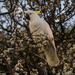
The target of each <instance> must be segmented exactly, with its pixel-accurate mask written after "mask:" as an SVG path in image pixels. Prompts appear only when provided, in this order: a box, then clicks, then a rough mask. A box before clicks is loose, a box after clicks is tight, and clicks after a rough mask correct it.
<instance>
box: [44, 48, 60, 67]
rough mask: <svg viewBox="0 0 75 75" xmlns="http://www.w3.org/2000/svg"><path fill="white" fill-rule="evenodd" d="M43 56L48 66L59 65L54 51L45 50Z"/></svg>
mask: <svg viewBox="0 0 75 75" xmlns="http://www.w3.org/2000/svg"><path fill="white" fill-rule="evenodd" d="M45 55H46V59H47V63H48V64H49V65H50V66H57V65H58V64H59V59H58V56H57V52H56V50H53V49H52V50H51V48H48V49H46V50H45Z"/></svg>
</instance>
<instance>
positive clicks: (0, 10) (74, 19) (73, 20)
mask: <svg viewBox="0 0 75 75" xmlns="http://www.w3.org/2000/svg"><path fill="white" fill-rule="evenodd" d="M63 3H64V1H62V3H61V5H62V9H63V8H64V6H63ZM2 6H3V3H1V2H0V12H7V10H6V9H5V8H2ZM27 8H29V6H28V5H27ZM63 12H65V11H63ZM63 12H62V13H63ZM1 19H5V18H4V17H1ZM74 23H75V16H73V17H72V18H71V19H70V20H69V21H68V24H67V26H69V24H72V25H73V24H74ZM4 26H5V25H4Z"/></svg>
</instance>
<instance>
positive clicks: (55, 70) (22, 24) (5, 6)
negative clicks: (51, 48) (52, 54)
mask: <svg viewBox="0 0 75 75" xmlns="http://www.w3.org/2000/svg"><path fill="white" fill-rule="evenodd" d="M40 9H41V13H40V14H39V16H40V17H41V18H42V19H44V20H46V21H47V22H48V24H49V25H50V27H51V29H52V31H53V34H54V38H55V42H56V47H57V53H58V57H59V59H60V64H59V65H58V66H57V67H50V66H49V65H48V64H47V62H46V61H45V60H46V59H45V56H44V52H43V50H42V43H38V44H36V43H35V42H34V40H33V39H32V35H31V33H30V29H29V27H28V21H26V18H25V11H26V10H34V11H35V10H40ZM72 18H73V19H72ZM74 19H75V1H74V0H0V74H7V75H14V74H15V75H24V74H25V75H74V74H75V71H74V69H75V60H74V58H75V53H74V52H75V22H74V24H73V20H74ZM71 22H72V24H71Z"/></svg>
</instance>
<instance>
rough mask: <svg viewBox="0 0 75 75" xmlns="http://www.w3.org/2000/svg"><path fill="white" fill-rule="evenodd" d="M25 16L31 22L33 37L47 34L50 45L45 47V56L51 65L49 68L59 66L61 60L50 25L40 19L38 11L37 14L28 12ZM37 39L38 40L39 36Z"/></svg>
mask: <svg viewBox="0 0 75 75" xmlns="http://www.w3.org/2000/svg"><path fill="white" fill-rule="evenodd" d="M25 14H26V19H28V20H29V28H30V31H31V33H32V35H41V34H42V35H44V34H47V38H48V40H49V44H48V45H47V46H46V47H44V54H45V56H46V59H47V63H48V64H49V66H57V65H58V64H59V59H58V56H57V51H56V47H55V42H54V37H53V34H52V31H51V29H50V26H49V24H48V23H47V22H46V21H45V20H43V19H41V18H40V17H39V15H38V12H37V11H36V12H35V11H32V10H27V11H26V12H25ZM35 37H36V38H37V36H35ZM35 37H33V38H35ZM39 37H40V36H39ZM37 40H38V39H37Z"/></svg>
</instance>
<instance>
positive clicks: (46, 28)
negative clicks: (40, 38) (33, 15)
mask: <svg viewBox="0 0 75 75" xmlns="http://www.w3.org/2000/svg"><path fill="white" fill-rule="evenodd" d="M42 29H43V31H44V33H46V34H47V38H48V40H49V42H50V43H51V45H52V47H53V48H54V50H56V47H55V42H54V37H53V33H52V30H51V29H50V26H49V24H48V23H47V22H45V21H44V24H43V27H42Z"/></svg>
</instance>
